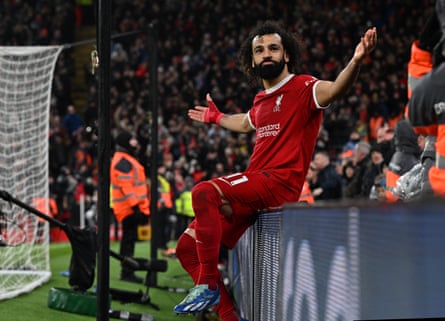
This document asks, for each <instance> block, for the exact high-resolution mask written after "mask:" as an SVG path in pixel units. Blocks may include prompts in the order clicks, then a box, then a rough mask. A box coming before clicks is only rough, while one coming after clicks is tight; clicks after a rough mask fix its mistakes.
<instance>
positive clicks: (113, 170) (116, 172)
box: [110, 151, 150, 222]
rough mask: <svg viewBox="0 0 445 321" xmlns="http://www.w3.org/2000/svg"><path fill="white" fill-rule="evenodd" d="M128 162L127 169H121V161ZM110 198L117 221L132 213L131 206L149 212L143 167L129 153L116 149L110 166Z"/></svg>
mask: <svg viewBox="0 0 445 321" xmlns="http://www.w3.org/2000/svg"><path fill="white" fill-rule="evenodd" d="M124 162H125V163H126V164H128V163H129V164H130V165H131V166H130V168H129V169H128V171H127V170H126V169H125V170H124V171H123V170H122V168H121V166H120V165H122V164H123V163H124ZM110 183H111V199H112V202H113V205H112V207H113V212H114V215H115V216H116V220H117V221H118V222H122V221H123V220H124V218H125V217H127V216H128V215H131V214H133V209H132V207H134V206H138V207H139V210H140V211H141V212H142V213H144V214H146V215H148V214H150V202H149V188H148V181H147V178H146V176H145V170H144V167H143V166H142V165H141V164H140V163H139V162H138V161H137V160H136V159H135V158H134V157H133V156H131V155H130V154H128V153H124V152H121V151H116V152H115V153H114V155H113V158H112V160H111V166H110Z"/></svg>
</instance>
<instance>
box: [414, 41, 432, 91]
mask: <svg viewBox="0 0 445 321" xmlns="http://www.w3.org/2000/svg"><path fill="white" fill-rule="evenodd" d="M432 68H433V57H432V54H431V52H429V51H426V50H422V49H420V48H419V41H418V40H415V41H414V42H413V43H412V45H411V58H410V60H409V62H408V98H411V95H412V91H413V89H414V88H415V87H416V86H417V84H418V83H419V80H420V78H422V77H423V75H425V74H427V73H429V72H430V71H431V69H432Z"/></svg>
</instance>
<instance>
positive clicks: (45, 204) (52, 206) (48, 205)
mask: <svg viewBox="0 0 445 321" xmlns="http://www.w3.org/2000/svg"><path fill="white" fill-rule="evenodd" d="M32 203H33V206H34V208H35V209H37V210H38V211H40V212H42V213H43V214H45V215H48V216H49V217H52V218H54V217H56V216H57V215H58V214H59V209H58V207H57V203H56V200H55V199H54V198H52V197H49V198H46V197H35V198H34V199H33V200H32ZM38 220H39V222H45V221H46V220H45V219H43V218H41V217H39V219H38Z"/></svg>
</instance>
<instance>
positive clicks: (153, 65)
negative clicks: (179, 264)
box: [148, 22, 162, 286]
mask: <svg viewBox="0 0 445 321" xmlns="http://www.w3.org/2000/svg"><path fill="white" fill-rule="evenodd" d="M157 38H158V37H157V24H156V22H152V23H151V24H150V25H149V26H148V48H150V52H149V72H150V107H151V115H152V121H151V166H150V181H151V182H150V183H151V186H150V197H151V198H150V213H151V230H152V233H151V243H150V245H151V246H150V257H151V258H152V259H156V258H157V255H158V247H159V239H160V233H161V228H162V226H159V225H160V224H159V217H158V216H159V213H158V197H159V195H158V178H157V177H158V175H157V174H158V62H157ZM150 285H151V286H156V285H157V276H156V273H151V275H150Z"/></svg>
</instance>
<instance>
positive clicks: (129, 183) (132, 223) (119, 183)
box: [110, 132, 150, 283]
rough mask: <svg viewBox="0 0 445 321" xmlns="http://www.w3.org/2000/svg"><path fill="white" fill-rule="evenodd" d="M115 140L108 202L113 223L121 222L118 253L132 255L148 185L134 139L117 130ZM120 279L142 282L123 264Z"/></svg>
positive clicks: (142, 221)
mask: <svg viewBox="0 0 445 321" xmlns="http://www.w3.org/2000/svg"><path fill="white" fill-rule="evenodd" d="M115 143H116V150H115V152H114V154H113V158H112V160H111V166H110V183H111V205H112V208H113V212H114V215H115V217H116V220H117V222H119V223H121V224H122V239H121V243H120V255H122V256H123V257H133V256H134V249H135V244H136V241H137V240H138V235H137V230H138V226H139V225H143V224H146V223H147V222H148V216H149V214H150V210H149V209H150V202H149V195H150V194H149V186H148V181H147V177H146V175H145V170H144V166H142V164H141V163H139V161H138V160H137V159H136V158H135V154H136V152H137V150H138V141H137V139H136V138H135V137H134V136H133V135H131V134H130V133H129V132H121V133H119V134H118V135H117V137H116V139H115ZM120 279H121V280H123V281H129V282H136V283H142V281H143V279H142V278H140V277H138V276H137V275H135V274H134V270H133V269H131V268H130V267H128V266H126V265H122V270H121V275H120Z"/></svg>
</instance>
